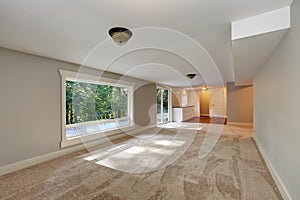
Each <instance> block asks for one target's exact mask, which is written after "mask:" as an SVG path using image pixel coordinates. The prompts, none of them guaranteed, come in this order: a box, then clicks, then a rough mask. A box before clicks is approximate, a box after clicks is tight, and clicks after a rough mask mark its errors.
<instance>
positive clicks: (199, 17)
mask: <svg viewBox="0 0 300 200" xmlns="http://www.w3.org/2000/svg"><path fill="white" fill-rule="evenodd" d="M291 3H292V0H245V1H236V0H228V1H217V0H200V1H198V0H187V1H177V0H175V1H174V0H166V1H157V0H154V1H140V0H131V1H124V0H117V1H104V0H100V1H84V0H74V1H72V2H71V3H70V1H66V0H61V1H51V0H45V1H42V2H39V1H34V0H27V1H17V0H3V1H1V2H0V27H1V30H0V47H5V48H9V49H14V50H18V51H24V52H28V53H32V54H36V55H41V56H45V57H49V58H55V59H59V60H63V61H68V62H72V63H77V64H82V63H85V62H86V58H87V57H89V54H90V52H91V51H92V50H93V49H94V48H95V47H96V46H97V45H99V43H101V42H103V41H105V40H106V39H108V38H109V36H108V33H107V32H108V30H109V29H110V28H112V27H115V26H122V27H126V28H129V29H130V30H132V29H137V28H143V27H161V28H167V29H171V30H175V31H178V32H180V33H182V34H184V35H186V36H189V37H190V38H191V39H193V40H195V42H197V43H198V44H200V45H201V47H203V49H204V50H205V51H206V52H207V55H209V57H210V58H211V60H212V63H214V64H215V65H216V66H217V70H218V71H219V73H220V75H221V79H222V80H223V82H224V83H226V82H228V81H235V70H234V60H233V54H232V43H231V28H230V26H231V25H230V24H231V22H232V21H236V20H240V19H244V18H246V17H251V16H255V15H259V14H262V13H265V12H268V11H271V10H274V9H278V8H282V7H285V6H289V5H290V4H291ZM152 36H153V38H155V37H154V35H152ZM149 37H151V34H150V35H149ZM131 40H132V41H134V31H133V37H132V38H131ZM129 42H130V41H129ZM145 42H148V43H151V42H155V41H152V40H151V39H148V40H147V41H145ZM161 42H162V43H165V44H168V45H169V46H172V47H174V48H176V47H180V46H184V45H183V44H182V42H181V41H179V40H178V39H174V38H165V39H164V41H161ZM126 45H127V44H126ZM126 45H124V48H126ZM121 48H123V47H121ZM185 49H189V48H188V47H187V46H186V47H185ZM112 50H113V48H112ZM109 52H113V51H108V52H106V53H103V54H102V56H99V54H98V55H97V56H94V57H89V59H88V60H89V61H88V62H86V64H88V66H90V67H94V68H98V69H99V68H101V67H103V66H101V67H100V65H102V63H103V62H105V59H104V58H105V57H106V56H108V57H109V56H111V55H108V54H109ZM160 53H161V54H162V55H161V56H159V55H157V54H158V53H154V52H149V51H148V52H147V51H142V52H141V53H132V54H127V55H126V56H128V58H126V56H124V58H123V57H122V58H120V59H119V60H118V61H117V62H114V63H113V64H112V65H111V66H110V69H111V71H113V72H116V73H121V74H123V73H125V71H126V72H128V71H130V73H128V75H130V76H134V77H137V78H143V79H146V80H149V81H153V82H158V83H164V84H169V85H171V86H180V87H188V86H189V84H192V85H194V86H197V85H201V84H202V83H201V81H203V79H205V78H206V77H202V78H201V77H200V76H198V75H197V77H199V78H197V77H196V78H195V79H193V80H192V83H184V80H180V81H179V79H178V77H177V76H176V75H175V74H174V75H172V76H174V77H172V78H173V79H171V78H170V79H168V78H169V77H167V78H166V77H164V76H162V75H158V74H163V73H166V69H165V68H164V67H161V66H164V65H166V66H169V67H172V68H174V70H175V71H179V72H180V73H182V74H181V75H182V77H184V76H185V75H186V74H188V73H191V71H190V70H191V66H188V65H185V64H186V63H184V61H183V60H182V59H181V61H179V60H178V59H179V58H175V57H176V56H175V57H174V56H173V57H171V56H170V55H166V54H165V53H162V52H160ZM147 54H149V55H150V54H153V58H155V59H153V61H152V60H147V58H146V57H147ZM140 56H141V57H140ZM190 57H191V58H192V57H193V58H195V59H197V58H198V57H199V55H198V54H197V53H195V52H194V51H193V50H191V49H190ZM103 59H104V60H103ZM135 59H136V61H134V60H135ZM170 59H174V61H169V60H170ZM154 60H155V61H154ZM148 61H149V62H148ZM150 61H151V62H150ZM175 61H176V63H175ZM177 61H178V63H177ZM121 62H123V63H121ZM142 62H144V64H145V65H144V67H139V68H137V69H135V70H130V68H131V67H132V68H134V67H136V64H142ZM147 63H158V64H157V65H151V64H147ZM181 64H182V65H181ZM199 65H201V66H200V67H199V68H198V70H200V71H201V70H203V69H204V68H205V66H206V68H210V66H209V65H210V64H209V63H207V61H204V62H203V63H202V64H199ZM159 66H160V67H159ZM194 67H195V66H194ZM197 67H198V66H196V68H197ZM104 68H105V66H104ZM178 68H180V70H178ZM169 73H171V72H169ZM192 73H193V72H192ZM214 73H215V72H212V71H209V70H208V71H206V72H203V74H206V75H205V76H211V77H213V75H211V74H214ZM155 74H156V75H157V76H154V75H155ZM160 76H161V77H160ZM211 77H209V78H208V79H211Z"/></svg>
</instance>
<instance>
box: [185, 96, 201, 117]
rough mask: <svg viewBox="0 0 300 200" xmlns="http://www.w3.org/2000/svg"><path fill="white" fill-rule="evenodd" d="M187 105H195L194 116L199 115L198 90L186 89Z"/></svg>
mask: <svg viewBox="0 0 300 200" xmlns="http://www.w3.org/2000/svg"><path fill="white" fill-rule="evenodd" d="M187 95H188V96H187V98H188V106H195V115H194V116H195V117H200V90H188V91H187Z"/></svg>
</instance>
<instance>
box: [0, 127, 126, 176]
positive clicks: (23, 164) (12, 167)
mask: <svg viewBox="0 0 300 200" xmlns="http://www.w3.org/2000/svg"><path fill="white" fill-rule="evenodd" d="M126 135H127V134H125V133H121V134H116V135H113V136H110V137H109V139H111V140H115V139H119V138H122V137H124V136H126ZM105 142H107V138H103V139H101V140H96V141H91V142H88V143H84V144H78V145H76V146H72V147H68V148H64V149H61V150H58V151H55V152H51V153H48V154H44V155H40V156H36V157H32V158H28V159H26V160H22V161H19V162H16V163H12V164H9V165H5V166H2V167H0V176H1V175H5V174H8V173H11V172H14V171H17V170H20V169H24V168H27V167H31V166H33V165H37V164H40V163H43V162H46V161H48V160H52V159H55V158H59V157H61V156H64V155H67V154H70V153H74V152H77V151H80V150H83V149H86V148H89V147H93V146H96V145H99V144H104V143H105Z"/></svg>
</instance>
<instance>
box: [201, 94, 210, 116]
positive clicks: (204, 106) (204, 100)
mask: <svg viewBox="0 0 300 200" xmlns="http://www.w3.org/2000/svg"><path fill="white" fill-rule="evenodd" d="M200 114H201V116H209V92H208V90H205V91H201V92H200Z"/></svg>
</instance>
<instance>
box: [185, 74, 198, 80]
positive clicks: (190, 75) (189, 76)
mask: <svg viewBox="0 0 300 200" xmlns="http://www.w3.org/2000/svg"><path fill="white" fill-rule="evenodd" d="M186 76H187V77H188V78H190V79H193V78H195V76H196V74H187V75H186Z"/></svg>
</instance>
